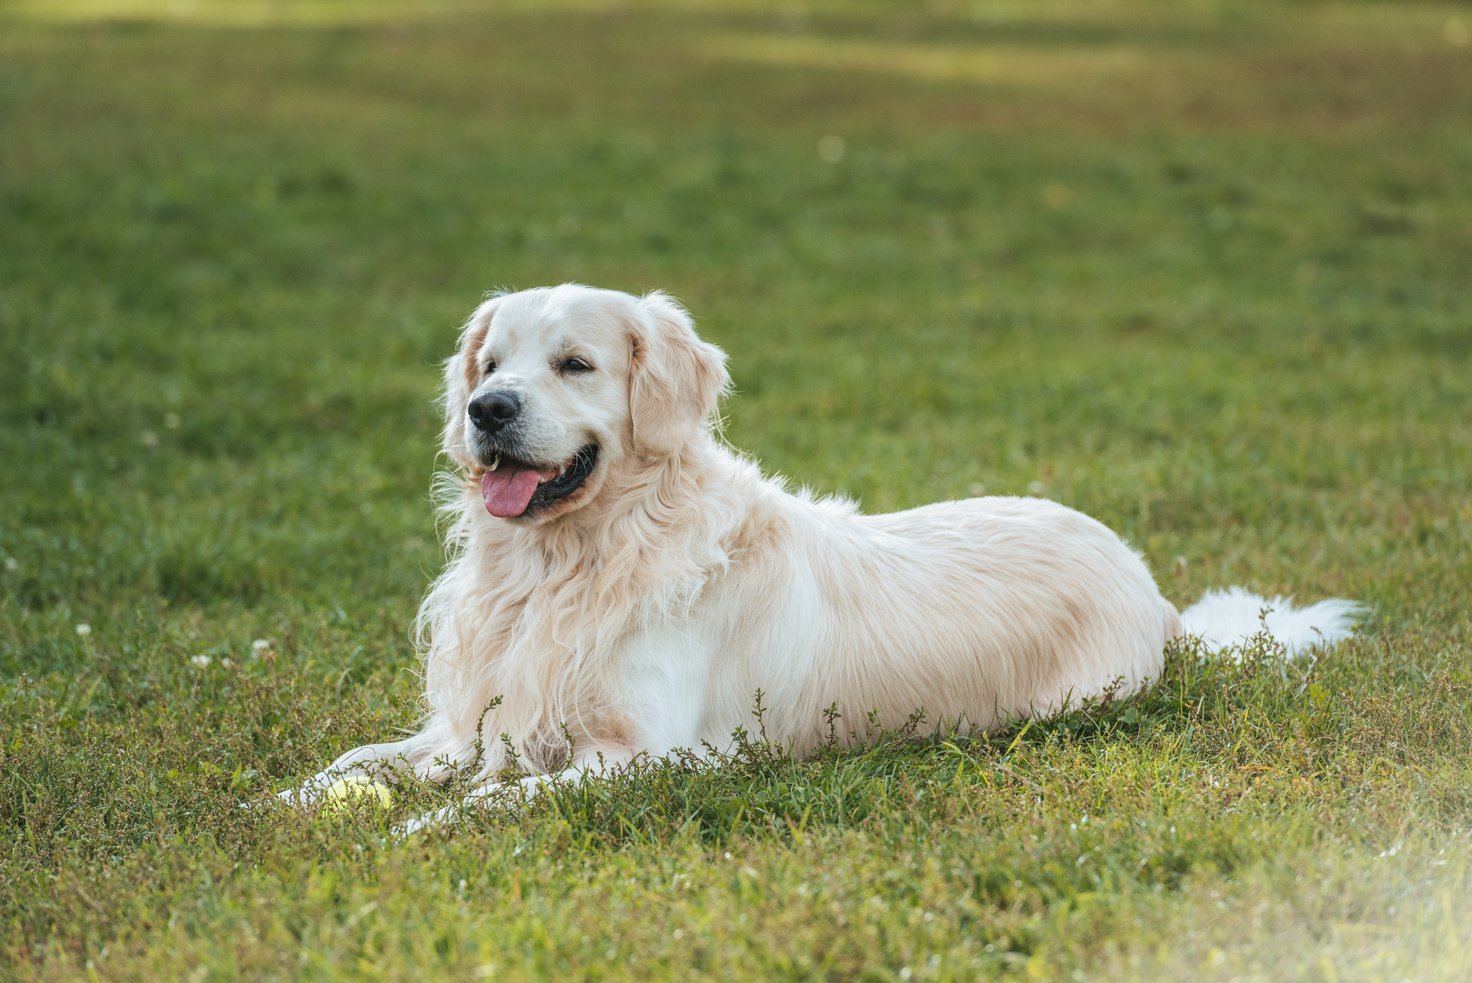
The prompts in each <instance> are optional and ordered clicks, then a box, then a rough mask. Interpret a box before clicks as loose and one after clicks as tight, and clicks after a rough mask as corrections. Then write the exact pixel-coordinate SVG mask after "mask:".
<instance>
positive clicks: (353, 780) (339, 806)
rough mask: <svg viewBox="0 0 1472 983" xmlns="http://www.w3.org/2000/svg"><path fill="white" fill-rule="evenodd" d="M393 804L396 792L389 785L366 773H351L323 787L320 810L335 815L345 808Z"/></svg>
mask: <svg viewBox="0 0 1472 983" xmlns="http://www.w3.org/2000/svg"><path fill="white" fill-rule="evenodd" d="M393 804H394V793H393V791H392V790H391V789H390V788H389V787H388V786H387V785H385V784H383V783H382V782H375V781H374V780H373V779H371V778H369V777H368V776H366V775H349V776H347V777H346V778H339V779H338V780H337V781H335V782H333V783H332V784H331V785H329V786H327V788H325V789H323V791H322V804H321V805H320V806H318V810H319V811H320V812H321V813H323V814H324V815H335V814H336V813H339V812H342V811H343V810H345V809H361V808H363V807H365V806H366V805H373V806H376V807H377V808H379V809H387V808H389V807H390V806H392V805H393Z"/></svg>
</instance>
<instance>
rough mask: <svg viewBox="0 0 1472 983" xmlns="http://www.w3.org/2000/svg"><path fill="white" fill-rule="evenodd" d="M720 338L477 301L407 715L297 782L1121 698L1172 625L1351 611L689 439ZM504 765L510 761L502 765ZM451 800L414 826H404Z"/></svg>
mask: <svg viewBox="0 0 1472 983" xmlns="http://www.w3.org/2000/svg"><path fill="white" fill-rule="evenodd" d="M729 381H730V380H729V377H728V376H727V374H726V367H725V356H724V354H723V353H722V352H721V351H720V350H719V349H718V348H716V347H714V346H713V345H710V344H707V343H705V342H703V341H701V340H700V339H699V338H698V337H696V335H695V332H694V330H693V328H692V325H691V321H690V318H689V316H688V315H687V314H686V313H685V311H684V310H683V309H682V308H681V307H680V306H679V305H678V304H677V303H675V301H673V300H672V299H670V298H669V297H668V296H666V295H664V294H662V293H654V294H650V295H648V296H645V297H643V298H638V297H633V296H630V295H628V294H624V293H619V292H615V291H609V290H597V289H593V288H590V287H584V286H579V285H576V284H567V285H564V286H560V287H550V288H541V289H537V290H527V291H524V292H521V293H513V294H505V295H500V296H496V297H493V298H492V299H490V300H488V301H486V302H485V303H484V304H482V305H481V306H480V307H479V308H478V309H477V310H476V311H475V312H474V313H473V314H472V315H471V317H470V320H469V322H468V323H467V325H466V327H465V329H464V333H463V334H462V336H461V338H460V345H459V349H458V351H457V352H456V353H455V355H454V357H452V358H451V359H450V361H449V362H448V364H447V367H446V372H445V411H446V414H445V415H446V423H445V432H444V449H445V452H446V453H447V454H448V455H449V457H450V458H451V460H452V461H453V462H454V463H455V464H456V465H457V466H458V468H459V469H460V470H459V472H458V473H457V475H455V476H454V477H452V478H451V479H450V485H451V487H450V491H451V498H452V500H451V501H450V503H449V504H448V506H447V509H448V512H449V514H450V515H451V517H452V519H453V523H452V525H451V526H450V530H449V535H448V540H449V547H450V551H451V559H450V563H449V566H448V568H447V569H446V570H445V572H444V574H443V575H442V576H441V577H440V578H439V580H438V581H436V582H435V584H434V586H433V588H432V589H431V590H430V592H429V595H428V596H427V597H426V598H425V601H424V605H423V607H422V609H421V610H420V613H419V631H420V639H421V643H422V647H423V651H424V679H425V697H426V700H427V703H428V716H427V719H426V720H425V721H424V724H423V727H422V729H421V730H419V732H418V733H416V734H414V735H413V736H410V737H408V738H406V739H404V740H401V741H395V742H393V743H389V744H372V745H368V746H366V747H361V748H358V749H356V750H354V751H351V752H349V753H347V754H345V755H343V756H342V757H341V758H339V759H338V760H337V761H335V762H334V763H333V764H332V765H331V766H330V767H329V768H327V769H326V770H324V771H322V772H320V773H319V774H317V775H315V776H313V777H312V778H311V779H309V780H308V781H307V782H306V783H305V784H303V785H302V786H301V787H300V788H297V789H293V790H290V791H288V792H284V793H282V798H284V799H288V800H291V801H295V802H298V803H303V804H305V803H310V802H312V801H314V800H315V799H317V798H318V797H319V796H320V795H321V793H322V790H323V789H324V788H326V787H327V786H328V785H329V784H330V783H331V782H332V781H334V780H335V779H336V778H338V777H340V776H343V775H346V774H351V773H355V772H356V773H364V772H366V771H369V770H371V769H373V768H374V767H375V766H377V767H380V768H381V767H383V766H384V765H385V764H393V763H398V764H403V765H405V766H407V767H409V768H412V769H413V770H414V771H415V772H416V773H417V774H419V775H420V776H421V777H424V778H427V779H430V780H435V779H443V778H445V777H446V776H447V775H449V774H450V773H451V772H452V771H453V770H455V769H463V768H466V767H470V768H473V769H474V770H475V772H476V774H478V775H479V776H480V780H481V781H482V782H484V783H485V784H483V785H481V787H480V788H479V789H478V790H477V791H476V792H474V793H472V795H471V799H477V798H481V797H484V796H487V795H490V794H492V793H494V792H496V791H498V790H499V789H501V788H503V787H506V786H502V785H499V784H497V783H495V782H492V781H490V777H491V776H493V775H497V774H499V773H501V772H503V771H504V770H505V769H506V767H508V766H510V765H515V766H517V767H519V768H522V769H524V770H526V771H527V772H528V773H529V775H530V777H529V778H527V779H526V780H524V781H523V782H521V783H519V784H520V785H521V786H522V787H524V788H527V789H529V790H533V791H534V790H535V787H536V785H537V783H538V782H542V781H549V780H550V781H556V780H577V779H581V778H583V777H585V776H587V775H589V774H592V773H596V772H597V771H600V770H602V769H605V768H609V767H614V766H617V765H620V764H622V763H626V762H629V761H631V760H633V759H634V758H636V757H638V756H641V755H645V754H647V755H650V756H660V755H665V754H668V753H670V752H672V751H675V750H677V749H699V748H701V747H707V746H708V747H716V748H724V747H728V746H729V745H730V742H731V739H732V735H733V732H734V731H735V730H736V729H737V728H738V727H742V726H745V725H750V724H751V723H752V720H751V706H752V699H753V695H754V694H755V693H756V691H757V690H758V689H760V690H761V691H762V692H763V694H764V705H765V714H764V717H763V725H764V728H765V733H766V736H767V738H768V739H770V740H773V741H776V742H780V743H781V744H783V745H786V746H787V747H789V748H791V749H792V750H793V751H794V752H795V753H797V754H802V753H804V752H807V751H809V750H811V749H812V748H814V747H815V746H816V745H817V744H819V743H820V742H822V741H824V740H826V739H828V737H829V733H830V728H829V723H828V718H829V717H830V716H831V710H830V712H829V713H828V714H825V709H829V708H834V707H836V710H837V712H838V714H839V715H840V717H839V726H838V736H839V737H840V739H842V738H844V737H850V738H852V737H854V736H855V735H856V734H857V733H858V732H859V731H861V730H862V728H857V729H856V728H853V727H852V726H851V724H852V722H855V721H863V722H868V721H871V720H872V721H875V722H877V723H878V724H879V725H880V726H883V727H898V726H900V725H902V724H904V723H905V722H906V720H907V718H909V717H910V715H911V714H912V713H913V712H914V711H916V710H917V709H922V708H923V710H924V712H925V720H926V722H927V726H935V727H938V728H943V727H944V728H958V729H960V730H962V731H967V730H985V729H988V728H992V727H994V726H996V725H997V724H999V723H1002V722H1005V721H1008V720H1015V719H1017V718H1021V717H1029V716H1034V715H1041V714H1049V713H1052V712H1055V711H1057V710H1058V709H1059V708H1061V707H1063V706H1065V705H1067V704H1068V703H1070V702H1074V703H1077V702H1078V701H1080V700H1084V699H1087V698H1091V697H1098V696H1101V695H1103V694H1105V693H1116V694H1121V695H1122V694H1126V693H1129V692H1132V691H1134V690H1137V689H1139V688H1140V687H1142V686H1145V685H1146V684H1148V683H1149V682H1151V681H1152V680H1153V679H1154V678H1155V677H1156V676H1157V675H1158V674H1159V673H1160V671H1161V667H1162V655H1163V650H1164V649H1165V647H1166V643H1167V642H1168V641H1169V640H1170V639H1172V638H1174V637H1175V636H1177V635H1179V634H1180V633H1181V632H1182V631H1183V629H1184V630H1185V631H1187V632H1190V633H1193V634H1199V635H1202V636H1204V637H1205V638H1206V640H1207V643H1208V644H1209V645H1212V646H1215V647H1218V648H1219V647H1222V646H1224V645H1226V644H1228V643H1231V642H1233V641H1235V640H1237V639H1238V638H1240V637H1242V636H1246V635H1250V634H1252V633H1253V632H1254V631H1256V630H1257V629H1258V628H1259V626H1260V621H1259V616H1260V613H1261V611H1262V610H1263V609H1264V608H1273V609H1275V613H1274V614H1273V615H1271V616H1270V617H1269V618H1268V622H1267V624H1268V627H1269V629H1270V630H1271V631H1272V632H1273V633H1274V634H1275V635H1276V636H1277V637H1278V639H1279V640H1280V641H1281V642H1282V643H1283V644H1284V645H1285V646H1287V647H1288V648H1289V650H1290V651H1296V650H1298V649H1301V648H1303V647H1305V646H1308V645H1312V644H1317V643H1332V642H1334V641H1337V640H1338V639H1340V638H1343V637H1345V636H1347V635H1348V634H1350V633H1351V631H1352V628H1353V623H1354V619H1355V617H1356V615H1357V613H1358V606H1357V605H1355V604H1354V603H1352V602H1348V601H1337V600H1336V601H1325V602H1322V603H1320V604H1317V605H1315V606H1313V607H1312V608H1308V609H1305V610H1301V611H1295V610H1294V609H1293V608H1292V607H1291V605H1288V604H1287V603H1286V602H1284V601H1282V600H1281V599H1276V598H1275V599H1273V600H1272V601H1268V600H1265V599H1263V598H1258V597H1255V596H1254V595H1251V594H1248V593H1247V592H1245V591H1240V590H1234V591H1231V592H1226V593H1219V594H1211V595H1208V597H1207V598H1205V599H1204V600H1203V602H1202V603H1201V604H1198V605H1197V606H1196V607H1193V608H1191V609H1189V610H1187V611H1186V612H1185V613H1184V615H1182V614H1178V613H1177V612H1176V609H1175V608H1174V607H1173V606H1172V605H1171V604H1170V602H1169V601H1167V600H1165V598H1163V597H1162V596H1161V595H1160V591H1159V590H1158V589H1157V588H1156V586H1155V581H1154V580H1153V579H1152V578H1151V576H1150V572H1149V571H1148V570H1147V569H1146V567H1145V564H1144V562H1143V561H1142V560H1141V559H1140V557H1139V556H1138V555H1137V554H1135V553H1134V552H1133V551H1132V550H1131V549H1130V548H1129V547H1128V546H1126V545H1125V544H1124V543H1123V542H1122V541H1121V540H1120V539H1119V537H1118V536H1116V535H1115V534H1114V533H1112V532H1110V531H1109V529H1107V528H1105V527H1104V526H1103V525H1101V524H1099V523H1098V522H1096V521H1094V520H1093V519H1091V518H1089V517H1088V516H1086V515H1083V514H1081V513H1079V512H1076V511H1074V510H1072V509H1069V508H1065V507H1064V506H1062V505H1058V504H1056V503H1053V502H1049V501H1045V500H1042V499H1033V498H977V499H971V500H968V501H959V502H943V503H940V504H936V505H928V506H925V507H923V508H918V509H914V510H912V511H908V512H899V513H894V514H890V515H877V516H865V515H860V514H859V513H858V512H857V510H856V509H855V508H854V506H853V505H852V504H850V503H849V502H846V501H841V500H835V499H815V498H813V497H811V496H809V495H807V494H796V495H794V494H792V493H790V492H789V491H787V489H786V488H785V487H784V486H783V485H782V483H781V482H780V481H778V480H775V479H772V478H767V477H763V475H762V474H761V472H760V471H759V470H758V468H757V467H756V465H754V464H753V463H751V462H750V461H747V460H745V459H743V458H741V457H739V456H737V455H736V454H733V453H732V452H731V451H730V450H729V449H727V448H726V447H725V446H724V445H723V444H721V443H720V442H719V441H718V440H717V439H716V438H715V437H714V436H713V435H712V432H711V427H712V420H713V419H714V417H715V414H716V409H717V403H718V401H719V400H720V398H721V396H722V394H723V392H724V391H725V390H726V388H727V386H728V384H729ZM516 784H518V783H513V786H515V785H516ZM454 811H455V810H454V808H452V809H446V810H441V811H440V812H439V813H436V814H431V815H429V816H426V817H422V818H421V819H419V820H415V821H413V822H411V823H410V824H409V825H408V826H407V827H405V830H406V831H413V830H414V829H417V828H419V827H420V826H422V825H424V824H425V823H427V822H433V821H436V820H437V819H441V818H444V817H446V816H448V815H450V814H452V813H453V812H454Z"/></svg>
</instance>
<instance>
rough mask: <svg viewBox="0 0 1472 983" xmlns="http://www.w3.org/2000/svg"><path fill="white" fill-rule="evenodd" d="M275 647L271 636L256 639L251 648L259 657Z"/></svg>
mask: <svg viewBox="0 0 1472 983" xmlns="http://www.w3.org/2000/svg"><path fill="white" fill-rule="evenodd" d="M273 648H275V646H274V645H272V644H271V640H270V639H269V638H257V639H256V640H255V641H253V642H251V643H250V650H251V651H252V652H254V653H255V654H256V657H257V658H259V657H261V656H262V655H264V654H266V653H267V652H269V651H271V649H273Z"/></svg>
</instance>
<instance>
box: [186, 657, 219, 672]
mask: <svg viewBox="0 0 1472 983" xmlns="http://www.w3.org/2000/svg"><path fill="white" fill-rule="evenodd" d="M189 661H190V662H192V663H194V664H195V665H196V666H198V667H199V668H201V669H203V668H204V667H205V666H207V665H209V664H210V663H211V662H214V661H215V660H214V659H212V658H210V657H209V656H208V655H193V656H190V657H189Z"/></svg>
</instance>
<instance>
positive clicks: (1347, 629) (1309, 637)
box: [1181, 587, 1367, 659]
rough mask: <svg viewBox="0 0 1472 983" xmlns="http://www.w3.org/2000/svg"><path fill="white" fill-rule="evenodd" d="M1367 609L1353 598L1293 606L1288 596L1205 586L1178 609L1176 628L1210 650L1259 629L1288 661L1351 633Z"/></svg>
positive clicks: (1234, 644)
mask: <svg viewBox="0 0 1472 983" xmlns="http://www.w3.org/2000/svg"><path fill="white" fill-rule="evenodd" d="M1366 613H1367V609H1366V608H1365V606H1364V605H1363V604H1361V603H1359V602H1358V601H1346V600H1344V599H1343V598H1338V597H1335V598H1330V599H1329V600H1327V601H1320V602H1319V603H1317V604H1311V605H1309V606H1308V607H1306V608H1297V607H1294V606H1293V604H1292V598H1287V597H1262V596H1260V595H1257V594H1254V593H1252V592H1251V591H1248V590H1245V589H1243V588H1241V587H1228V588H1226V589H1225V590H1209V591H1207V592H1206V593H1205V594H1203V595H1202V596H1201V600H1199V601H1197V602H1196V603H1195V604H1193V605H1191V606H1190V607H1188V608H1186V610H1184V611H1182V612H1181V630H1182V631H1183V632H1184V633H1185V634H1187V635H1195V636H1197V637H1199V638H1200V639H1201V641H1202V642H1203V643H1204V644H1205V646H1206V648H1207V649H1208V650H1209V651H1211V652H1212V653H1219V652H1222V651H1225V650H1227V649H1234V648H1235V649H1238V650H1240V647H1241V646H1242V645H1243V644H1244V643H1246V642H1247V640H1248V639H1250V638H1252V637H1253V636H1254V635H1257V634H1258V633H1260V632H1262V631H1263V630H1264V629H1266V630H1267V633H1268V634H1269V635H1271V636H1272V637H1273V638H1274V640H1276V641H1277V642H1278V643H1279V644H1281V645H1282V646H1283V648H1284V650H1285V651H1286V653H1287V655H1288V657H1289V658H1290V659H1292V658H1297V657H1298V656H1300V655H1302V654H1304V653H1305V652H1307V651H1309V650H1310V649H1313V648H1318V647H1330V646H1333V645H1335V644H1337V643H1339V642H1341V641H1343V640H1344V639H1346V638H1349V637H1350V636H1352V635H1353V634H1354V630H1355V627H1356V625H1357V624H1358V623H1359V621H1360V619H1361V618H1363V617H1364V616H1365V614H1366Z"/></svg>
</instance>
